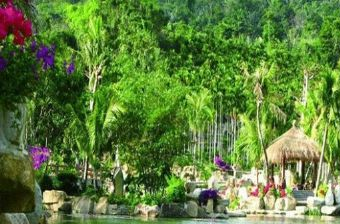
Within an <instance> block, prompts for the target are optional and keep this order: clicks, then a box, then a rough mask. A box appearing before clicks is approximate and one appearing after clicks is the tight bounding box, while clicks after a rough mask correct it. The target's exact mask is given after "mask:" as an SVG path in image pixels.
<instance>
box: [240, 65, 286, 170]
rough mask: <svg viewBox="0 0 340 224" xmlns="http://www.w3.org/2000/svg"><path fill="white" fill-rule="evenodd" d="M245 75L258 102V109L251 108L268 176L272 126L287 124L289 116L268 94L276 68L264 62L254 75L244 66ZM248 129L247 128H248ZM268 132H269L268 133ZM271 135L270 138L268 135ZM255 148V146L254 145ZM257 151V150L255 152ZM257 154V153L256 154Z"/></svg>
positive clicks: (246, 83)
mask: <svg viewBox="0 0 340 224" xmlns="http://www.w3.org/2000/svg"><path fill="white" fill-rule="evenodd" d="M243 70H244V75H245V79H246V82H245V87H246V88H247V87H248V86H250V87H251V88H252V89H253V95H254V96H255V100H256V108H255V109H254V108H252V107H250V111H251V112H252V111H253V110H256V119H255V121H256V129H257V137H258V146H259V147H260V149H261V151H262V152H263V155H264V160H265V163H264V166H265V168H264V170H265V171H266V172H267V174H268V167H269V163H268V156H267V152H266V146H267V144H268V143H269V142H270V141H271V140H272V138H273V137H274V136H273V130H272V129H271V127H270V126H274V125H271V124H273V123H275V122H283V123H285V122H286V119H287V115H286V114H285V112H284V111H282V110H281V108H280V107H279V106H277V102H276V99H275V97H274V96H271V95H269V94H267V86H269V82H270V78H271V77H272V76H274V75H275V72H276V67H275V65H274V64H273V65H272V66H270V68H269V69H268V66H267V65H266V64H265V63H264V62H262V63H261V64H260V65H259V66H258V67H257V68H256V69H255V71H254V72H253V73H249V72H248V68H247V65H244V66H243ZM246 127H247V126H246ZM266 131H267V132H266ZM268 133H270V134H271V135H270V136H267V134H268ZM254 146H255V145H254ZM255 151H257V150H255ZM255 154H256V153H255Z"/></svg>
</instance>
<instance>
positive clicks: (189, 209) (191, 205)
mask: <svg viewBox="0 0 340 224" xmlns="http://www.w3.org/2000/svg"><path fill="white" fill-rule="evenodd" d="M185 211H186V213H187V214H188V216H189V217H191V218H196V217H197V216H198V204H197V203H196V202H195V201H188V202H187V203H186V205H185Z"/></svg>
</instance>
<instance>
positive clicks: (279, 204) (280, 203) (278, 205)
mask: <svg viewBox="0 0 340 224" xmlns="http://www.w3.org/2000/svg"><path fill="white" fill-rule="evenodd" d="M284 209H285V199H284V198H278V199H277V200H276V201H275V210H278V211H283V210H284Z"/></svg>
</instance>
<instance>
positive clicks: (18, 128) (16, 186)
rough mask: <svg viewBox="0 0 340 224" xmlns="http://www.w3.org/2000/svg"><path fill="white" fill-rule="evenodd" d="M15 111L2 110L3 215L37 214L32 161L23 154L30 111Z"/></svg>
mask: <svg viewBox="0 0 340 224" xmlns="http://www.w3.org/2000/svg"><path fill="white" fill-rule="evenodd" d="M15 107H16V108H15V109H13V110H11V109H8V108H6V107H3V106H0V171H1V172H0V213H6V212H9V213H16V212H17V213H22V212H33V211H34V206H35V204H34V202H35V199H34V192H35V181H34V171H33V166H32V161H31V159H30V157H29V156H28V153H27V152H26V151H24V150H23V148H24V147H23V145H24V133H25V127H24V125H25V123H26V122H25V120H26V115H27V113H26V112H27V110H26V106H25V105H24V104H17V105H15Z"/></svg>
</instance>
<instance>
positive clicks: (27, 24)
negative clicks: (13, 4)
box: [20, 20, 32, 37]
mask: <svg viewBox="0 0 340 224" xmlns="http://www.w3.org/2000/svg"><path fill="white" fill-rule="evenodd" d="M20 28H21V29H20V30H21V32H22V33H23V34H24V36H25V37H30V36H32V23H31V21H29V20H25V21H23V22H22V24H21V27H20Z"/></svg>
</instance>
